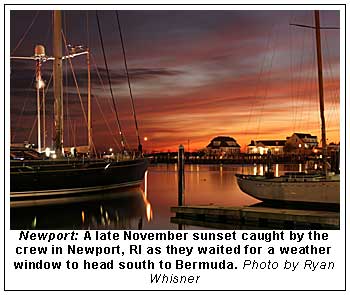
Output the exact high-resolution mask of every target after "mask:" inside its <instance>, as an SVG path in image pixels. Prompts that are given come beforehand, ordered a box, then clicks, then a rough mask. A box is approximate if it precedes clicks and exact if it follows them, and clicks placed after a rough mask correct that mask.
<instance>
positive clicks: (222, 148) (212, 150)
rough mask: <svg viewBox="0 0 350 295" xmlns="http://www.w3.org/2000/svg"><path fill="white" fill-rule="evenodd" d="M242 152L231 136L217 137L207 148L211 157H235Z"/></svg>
mask: <svg viewBox="0 0 350 295" xmlns="http://www.w3.org/2000/svg"><path fill="white" fill-rule="evenodd" d="M240 151H241V146H240V145H239V144H238V143H237V141H236V140H235V139H234V138H232V137H229V136H217V137H215V138H213V139H212V140H211V142H210V143H209V144H208V145H207V147H206V152H207V153H208V154H210V155H220V156H225V155H234V154H239V153H240Z"/></svg>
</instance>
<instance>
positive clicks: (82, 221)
mask: <svg viewBox="0 0 350 295" xmlns="http://www.w3.org/2000/svg"><path fill="white" fill-rule="evenodd" d="M90 196H91V197H92V198H93V199H97V200H94V201H86V202H82V203H72V204H59V205H50V206H35V207H20V208H11V212H10V220H11V229H142V228H143V224H144V221H145V222H148V221H149V220H151V218H152V208H151V204H150V202H149V201H148V200H147V196H146V194H145V193H144V191H143V190H141V189H132V190H128V191H124V192H120V191H118V192H115V191H114V192H113V191H111V192H107V193H101V194H99V195H98V196H93V195H91V194H90Z"/></svg>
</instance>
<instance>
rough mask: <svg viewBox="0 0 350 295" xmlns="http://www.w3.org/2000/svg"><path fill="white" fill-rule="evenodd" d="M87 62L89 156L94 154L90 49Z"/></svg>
mask: <svg viewBox="0 0 350 295" xmlns="http://www.w3.org/2000/svg"><path fill="white" fill-rule="evenodd" d="M86 61H87V67H88V81H87V82H88V89H87V91H88V150H89V155H91V152H92V150H91V149H92V136H91V74H90V49H89V48H88V49H87V54H86Z"/></svg>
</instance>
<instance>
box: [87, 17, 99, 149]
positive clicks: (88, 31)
mask: <svg viewBox="0 0 350 295" xmlns="http://www.w3.org/2000/svg"><path fill="white" fill-rule="evenodd" d="M86 45H87V48H88V49H89V52H88V54H89V55H90V56H91V52H90V30H89V11H86ZM90 90H91V86H90ZM91 103H92V101H91V95H90V107H91ZM90 110H91V109H90ZM90 116H91V114H90ZM90 119H91V125H90V127H89V128H90V129H91V134H90V136H91V139H92V138H93V136H92V133H93V128H92V118H91V117H90ZM91 143H92V148H93V150H94V153H95V155H97V151H96V146H95V144H94V143H93V142H92V140H91Z"/></svg>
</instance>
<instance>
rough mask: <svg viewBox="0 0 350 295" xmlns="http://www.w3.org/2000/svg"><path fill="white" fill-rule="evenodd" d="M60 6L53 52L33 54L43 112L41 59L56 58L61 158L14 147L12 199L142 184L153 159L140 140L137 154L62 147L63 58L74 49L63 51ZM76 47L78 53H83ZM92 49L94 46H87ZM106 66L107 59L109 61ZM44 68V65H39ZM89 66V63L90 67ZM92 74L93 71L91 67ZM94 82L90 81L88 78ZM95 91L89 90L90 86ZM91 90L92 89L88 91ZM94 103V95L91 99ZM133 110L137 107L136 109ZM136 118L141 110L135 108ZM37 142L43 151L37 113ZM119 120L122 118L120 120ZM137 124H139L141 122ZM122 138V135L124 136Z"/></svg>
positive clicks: (34, 200)
mask: <svg viewBox="0 0 350 295" xmlns="http://www.w3.org/2000/svg"><path fill="white" fill-rule="evenodd" d="M61 38H62V37H61V11H54V38H53V40H54V42H53V52H54V57H47V56H46V55H45V52H44V49H43V46H37V47H36V54H35V56H34V57H33V58H32V57H31V58H22V59H34V60H36V62H37V94H38V114H40V100H39V89H40V86H39V85H40V82H41V76H40V65H41V64H40V62H42V60H44V61H46V60H49V59H51V60H53V64H54V65H53V81H54V87H53V88H54V99H55V131H56V134H55V139H54V142H55V144H54V145H55V152H56V154H55V155H56V157H57V158H56V159H52V158H45V157H44V156H43V154H41V153H39V152H37V151H35V150H34V149H28V148H24V147H23V148H18V147H17V148H15V147H13V148H11V155H10V156H11V160H10V166H11V172H10V197H11V198H10V200H11V202H10V204H11V205H12V204H16V205H18V204H19V202H23V204H26V203H30V204H31V205H40V204H45V203H47V202H48V200H49V199H55V200H58V199H59V198H62V199H63V198H65V199H66V198H70V201H72V200H74V201H79V200H81V199H80V198H79V194H81V193H90V192H98V191H106V190H116V189H125V188H129V187H135V186H140V184H141V183H142V182H143V179H144V175H145V172H146V170H147V166H148V162H147V159H145V158H144V157H143V156H142V146H141V144H140V140H139V137H138V140H139V148H138V153H137V155H138V156H137V157H135V156H133V155H132V154H131V153H129V154H128V153H126V152H125V150H123V151H122V152H123V153H122V154H121V155H119V157H118V159H117V160H113V159H93V158H90V157H84V158H75V157H70V158H67V157H65V155H64V149H63V127H62V126H63V99H62V60H64V59H69V58H71V57H73V56H74V55H75V53H73V54H70V55H68V56H62V45H61V42H62V41H61ZM84 53H85V52H83V53H77V54H76V55H80V54H84ZM87 54H88V55H89V52H88V51H87ZM106 66H107V65H106ZM38 69H39V70H38ZM88 70H89V69H88ZM89 79H90V72H89ZM89 84H90V81H89ZM89 92H90V90H89ZM89 95H90V94H89ZM89 104H90V101H89ZM133 111H134V110H133ZM134 118H135V123H136V116H135V113H134ZM38 119H39V120H38V147H39V151H40V145H39V143H40V125H39V124H40V123H39V122H40V115H38ZM118 123H119V122H118ZM136 127H137V124H136ZM88 128H89V148H90V143H91V138H90V136H91V118H90V116H89V124H88ZM122 140H123V138H122Z"/></svg>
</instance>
